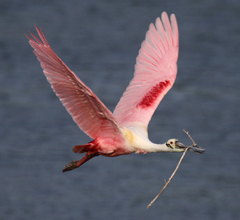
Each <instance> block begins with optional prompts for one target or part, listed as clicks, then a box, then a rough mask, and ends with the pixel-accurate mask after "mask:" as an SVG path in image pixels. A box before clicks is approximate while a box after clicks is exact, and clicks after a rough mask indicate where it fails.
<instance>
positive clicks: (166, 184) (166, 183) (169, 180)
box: [147, 129, 196, 208]
mask: <svg viewBox="0 0 240 220" xmlns="http://www.w3.org/2000/svg"><path fill="white" fill-rule="evenodd" d="M183 131H184V132H185V133H186V134H187V136H188V137H189V138H190V140H191V141H192V142H193V145H194V146H196V143H195V142H194V140H193V139H192V137H191V136H190V134H189V132H188V131H185V129H183ZM188 149H189V147H187V148H186V149H185V150H184V152H183V154H182V156H181V158H180V160H179V162H178V164H177V166H176V168H175V170H174V171H173V173H172V175H171V176H170V178H169V179H168V181H167V182H166V181H165V185H164V187H163V188H162V190H161V191H160V193H158V194H157V195H156V197H155V198H154V199H153V200H152V201H151V202H150V203H149V205H148V206H147V208H149V207H151V205H152V204H153V203H154V202H155V201H156V200H157V198H158V197H159V196H160V195H161V194H162V192H163V191H164V190H165V189H166V188H167V186H168V184H169V183H170V182H171V180H172V178H173V177H174V175H175V173H176V172H177V170H178V168H179V166H180V164H181V162H182V160H183V158H184V156H185V154H186V152H187V151H188Z"/></svg>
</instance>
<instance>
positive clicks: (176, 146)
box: [166, 138, 205, 154]
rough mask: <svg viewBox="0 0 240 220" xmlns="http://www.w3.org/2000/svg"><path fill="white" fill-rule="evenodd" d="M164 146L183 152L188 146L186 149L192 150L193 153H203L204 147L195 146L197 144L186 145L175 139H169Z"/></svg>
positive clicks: (173, 150)
mask: <svg viewBox="0 0 240 220" xmlns="http://www.w3.org/2000/svg"><path fill="white" fill-rule="evenodd" d="M166 146H167V147H168V148H170V149H171V150H172V152H183V151H184V150H185V149H186V148H188V147H189V149H188V150H190V151H193V152H195V153H199V154H203V153H204V151H205V150H204V149H203V148H201V147H199V146H197V145H191V146H186V145H184V144H182V143H181V142H180V141H179V140H177V139H174V138H173V139H169V140H168V141H167V142H166Z"/></svg>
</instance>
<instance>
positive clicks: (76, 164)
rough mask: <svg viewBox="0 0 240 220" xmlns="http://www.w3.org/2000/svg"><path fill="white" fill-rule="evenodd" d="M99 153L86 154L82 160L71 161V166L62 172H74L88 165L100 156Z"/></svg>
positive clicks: (68, 165) (67, 166)
mask: <svg viewBox="0 0 240 220" xmlns="http://www.w3.org/2000/svg"><path fill="white" fill-rule="evenodd" d="M98 155H99V154H98V153H92V154H88V153H87V154H86V155H85V156H84V157H83V158H82V159H81V160H75V161H71V162H70V163H69V164H67V165H66V166H65V168H64V169H63V170H62V172H67V171H70V170H73V169H75V168H78V167H80V166H81V165H82V164H84V163H86V162H87V161H88V160H90V159H91V158H93V157H96V156H98Z"/></svg>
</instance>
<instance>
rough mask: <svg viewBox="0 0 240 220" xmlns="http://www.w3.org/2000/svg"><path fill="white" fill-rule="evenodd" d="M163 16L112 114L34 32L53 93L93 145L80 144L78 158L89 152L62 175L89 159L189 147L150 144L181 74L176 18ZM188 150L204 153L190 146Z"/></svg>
mask: <svg viewBox="0 0 240 220" xmlns="http://www.w3.org/2000/svg"><path fill="white" fill-rule="evenodd" d="M170 20H171V23H170V21H169V19H168V15H167V13H166V12H163V13H162V21H161V20H160V18H157V19H156V23H155V26H154V25H153V24H150V27H149V30H148V32H147V34H146V39H145V40H144V41H143V43H142V45H141V49H140V51H139V55H138V57H137V60H136V65H135V72H134V78H133V79H132V81H131V82H130V84H129V86H128V87H127V89H126V91H125V92H124V93H123V96H122V97H121V99H120V101H119V103H118V104H117V106H116V108H115V110H114V112H113V113H112V112H110V111H109V110H108V108H107V107H106V106H105V105H104V104H103V103H102V102H101V101H100V100H99V98H98V97H97V96H96V95H95V94H94V93H93V92H92V91H91V90H90V89H89V88H88V87H87V86H86V85H85V84H84V83H83V82H82V81H81V80H80V79H79V78H78V77H77V76H76V75H75V74H74V73H73V72H72V71H71V70H70V69H69V68H68V67H67V65H66V64H65V63H64V62H63V61H62V60H61V59H60V58H59V57H58V56H57V55H56V54H55V53H54V52H53V50H52V49H51V47H50V45H49V43H48V41H47V39H46V37H45V35H44V33H43V32H42V30H41V29H40V30H39V29H38V28H37V26H36V30H37V33H38V35H39V37H40V39H41V40H39V39H38V38H37V37H36V36H35V35H33V34H32V33H31V32H30V34H31V35H32V37H33V39H32V38H31V37H29V36H27V35H26V36H27V38H28V39H29V43H30V45H31V46H32V48H33V49H34V53H35V55H36V56H37V58H38V60H39V61H40V63H41V66H42V68H43V72H44V74H45V76H46V78H47V80H48V81H49V83H50V84H51V86H52V89H53V90H54V92H55V93H56V95H57V96H58V97H59V99H60V100H61V102H62V104H63V105H64V106H65V108H66V109H67V111H68V112H69V113H70V115H71V116H72V118H73V120H74V121H75V122H76V123H77V125H78V126H79V128H80V129H81V130H82V131H83V132H85V133H86V134H87V135H88V136H90V137H91V138H92V139H93V141H91V142H89V143H87V144H84V145H76V146H75V147H74V148H73V151H74V152H75V153H86V155H85V156H84V157H83V158H82V159H81V160H79V161H72V162H70V163H69V164H67V165H66V166H65V168H64V169H63V172H65V171H69V170H72V169H75V168H77V167H79V166H81V165H82V164H83V163H85V162H87V161H88V160H90V159H91V158H93V157H95V156H98V155H103V156H107V157H115V156H119V155H124V154H131V153H133V152H135V153H143V154H145V153H149V152H183V151H184V150H185V149H186V147H187V146H185V145H183V144H182V143H181V142H179V141H178V140H177V139H170V140H168V141H167V142H166V143H164V144H155V143H152V142H151V141H150V140H149V139H148V131H147V127H148V123H149V121H150V119H151V117H152V115H153V113H154V111H155V109H156V108H157V106H158V104H159V103H160V101H161V100H162V98H163V97H164V95H165V94H166V93H167V92H168V91H169V90H170V88H171V87H172V86H173V83H174V81H175V78H176V75H177V59H178V26H177V20H176V17H175V15H174V14H172V15H171V17H170ZM189 150H191V151H193V152H196V153H203V152H204V149H202V148H200V147H198V146H191V147H190V148H189Z"/></svg>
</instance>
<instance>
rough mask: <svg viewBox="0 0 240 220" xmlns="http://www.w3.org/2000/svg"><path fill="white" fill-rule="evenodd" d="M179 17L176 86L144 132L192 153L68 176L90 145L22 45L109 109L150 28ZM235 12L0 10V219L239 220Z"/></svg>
mask: <svg viewBox="0 0 240 220" xmlns="http://www.w3.org/2000/svg"><path fill="white" fill-rule="evenodd" d="M162 11H167V12H168V14H171V13H175V14H176V17H177V20H178V24H179V33H180V53H179V61H178V76H177V80H176V83H175V85H174V87H173V88H172V89H171V90H170V92H169V93H168V94H167V95H166V96H165V98H164V99H163V101H162V102H161V104H160V106H159V108H158V109H157V111H156V112H155V114H154V116H153V118H152V121H151V123H150V125H149V136H150V139H151V140H152V141H153V142H156V143H163V142H165V141H166V140H168V139H170V138H178V139H179V140H180V141H181V142H183V143H186V144H191V141H190V140H189V139H188V137H187V136H186V135H185V134H184V133H183V131H182V130H183V129H186V130H187V131H189V132H190V134H191V135H192V137H193V138H194V140H195V141H196V142H197V144H198V145H200V146H201V147H203V148H205V149H207V151H206V153H205V154H204V155H198V154H193V153H191V152H189V153H187V155H186V157H185V158H184V160H183V163H182V164H181V166H180V169H179V170H178V172H177V174H176V175H175V177H174V179H173V180H172V182H171V184H170V185H169V186H168V188H167V189H166V191H165V192H164V193H163V194H162V195H161V197H160V198H159V199H158V200H157V201H156V202H155V203H154V204H153V206H152V207H151V208H150V209H148V210H147V209H146V206H147V205H148V203H149V202H150V201H151V200H152V199H153V198H154V196H155V195H156V194H157V193H158V192H159V191H160V190H161V188H162V187H163V185H164V179H168V178H169V176H170V175H171V173H172V172H173V170H174V168H175V166H176V165H177V162H178V160H179V158H180V156H181V154H170V153H168V154H167V153H166V154H164V153H162V154H146V155H136V154H132V155H128V156H120V157H116V158H105V157H101V156H99V157H96V158H94V159H92V160H91V161H89V162H88V163H86V164H84V166H82V167H80V168H79V169H76V170H74V171H71V172H68V173H62V172H61V170H62V168H64V166H65V164H67V163H69V162H70V161H71V160H77V159H80V158H81V157H82V155H77V154H74V153H73V152H72V151H71V148H72V147H73V146H74V145H76V144H84V143H86V142H88V141H90V138H89V137H87V136H86V135H85V134H84V133H83V132H82V131H80V130H79V128H78V127H77V125H76V124H75V123H74V122H73V121H72V119H71V117H70V115H69V114H68V113H67V112H66V110H65V109H64V108H63V106H62V105H61V103H60V101H59V100H58V98H57V97H56V96H55V95H54V93H53V92H52V90H51V88H50V85H49V84H48V82H47V81H46V79H45V77H44V75H43V73H42V69H41V67H40V65H39V62H38V61H37V59H36V57H35V55H34V54H33V53H32V49H31V48H30V46H29V44H28V40H27V39H26V37H25V34H27V33H28V30H30V31H32V32H34V33H36V32H35V30H34V25H35V24H36V25H38V26H39V27H41V28H42V29H43V31H44V33H45V35H46V37H47V39H48V41H49V43H50V45H51V47H52V48H53V49H54V51H55V52H56V53H57V54H58V55H59V56H60V57H61V59H62V60H63V61H64V62H65V63H66V64H67V65H68V66H69V67H70V68H71V69H72V70H73V71H74V72H75V73H76V74H77V75H78V76H79V77H80V78H81V79H82V80H83V81H84V82H85V83H86V84H87V85H88V86H89V87H90V88H91V89H92V90H93V91H94V92H95V93H96V94H97V95H98V97H99V98H100V99H101V100H102V101H103V102H104V103H105V104H106V105H107V106H108V107H109V109H111V110H113V109H114V106H115V105H116V104H117V102H118V100H119V98H120V97H121V95H122V93H123V91H124V90H125V88H126V86H127V85H128V83H129V81H130V80H131V78H132V76H133V71H134V65H135V59H136V56H137V54H138V50H139V49H140V45H141V42H142V41H143V40H144V37H145V33H146V31H147V30H148V27H149V24H150V23H151V22H154V21H155V19H156V18H157V17H159V16H160V15H161V13H162ZM239 69H240V1H237V0H235V1H234V0H232V1H221V0H219V1H209V0H206V1H203V0H202V1H190V0H189V1H182V0H180V1H161V0H157V1H156V0H148V1H143V0H142V1H140V0H132V1H127V0H125V1H124V0H123V1H111V0H109V1H93V0H92V1H84V0H69V1H56V0H54V1H20V0H12V1H0V124H1V128H0V167H1V172H0V189H1V190H0V219H1V220H2V219H7V220H12V219H14V220H15V219H19V220H26V219H35V220H38V219H39V220H40V219H44V220H50V219H58V220H63V219H99V220H102V219H129V220H130V219H131V220H134V219H138V220H142V219H201V220H202V219H239V217H240V209H239V205H240V189H239V184H240V162H239V157H240V145H239V143H240V135H239V130H240V125H239V124H240V115H239V109H240V101H239V99H240V86H239V82H240V72H239Z"/></svg>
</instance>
